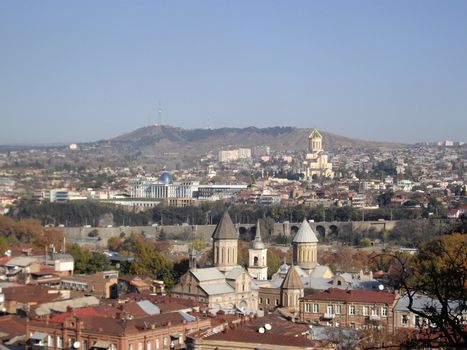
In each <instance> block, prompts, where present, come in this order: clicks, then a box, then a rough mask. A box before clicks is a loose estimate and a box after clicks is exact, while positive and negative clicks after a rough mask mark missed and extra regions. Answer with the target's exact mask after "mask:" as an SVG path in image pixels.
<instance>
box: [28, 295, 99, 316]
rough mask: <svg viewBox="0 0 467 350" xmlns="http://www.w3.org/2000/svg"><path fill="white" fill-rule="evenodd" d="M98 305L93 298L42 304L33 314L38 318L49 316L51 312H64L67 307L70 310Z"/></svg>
mask: <svg viewBox="0 0 467 350" xmlns="http://www.w3.org/2000/svg"><path fill="white" fill-rule="evenodd" d="M97 305H99V299H97V298H96V297H93V296H89V297H82V298H75V299H68V300H61V301H54V302H51V303H44V304H41V305H39V307H37V308H36V309H35V310H34V312H35V313H36V315H38V316H45V315H50V314H51V313H52V312H54V311H55V312H65V311H66V310H67V308H68V307H72V308H76V309H78V308H83V307H89V306H97Z"/></svg>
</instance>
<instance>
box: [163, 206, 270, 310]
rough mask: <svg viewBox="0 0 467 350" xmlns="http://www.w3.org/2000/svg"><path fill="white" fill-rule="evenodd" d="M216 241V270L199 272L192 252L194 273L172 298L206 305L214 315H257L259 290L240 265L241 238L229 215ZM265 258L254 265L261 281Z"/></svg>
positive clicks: (186, 276)
mask: <svg viewBox="0 0 467 350" xmlns="http://www.w3.org/2000/svg"><path fill="white" fill-rule="evenodd" d="M212 239H213V250H214V252H213V253H214V259H213V262H214V264H213V265H214V266H213V267H206V268H198V267H197V265H196V253H195V252H194V251H193V250H192V251H190V258H189V259H190V269H189V270H188V272H186V273H185V274H184V275H183V276H182V277H181V278H180V282H179V283H178V284H177V285H176V286H175V287H174V289H173V290H172V295H173V296H176V297H181V298H188V299H193V300H196V301H199V302H202V303H206V304H207V305H208V307H209V309H210V310H212V311H218V310H223V311H226V312H243V313H251V312H253V313H256V312H257V311H258V287H257V285H256V284H255V282H254V280H253V277H252V276H251V275H250V273H248V271H247V270H246V269H245V268H244V267H242V266H240V265H238V264H237V256H238V239H239V234H238V231H237V229H236V228H235V226H234V224H233V223H232V219H231V218H230V216H229V214H228V213H227V212H225V213H224V215H223V216H222V218H221V220H220V222H219V224H218V225H217V226H216V229H215V230H214V233H213V235H212ZM260 241H261V240H260ZM261 243H262V242H261ZM257 247H260V246H257ZM261 257H262V256H259V255H258V256H257V260H255V259H253V261H252V263H253V265H255V263H256V266H255V267H256V268H257V270H256V272H257V273H258V274H259V275H255V276H260V277H261V276H262V275H261V273H262V270H261V269H260V265H261V264H263V263H264V262H265V259H264V260H260V258H261Z"/></svg>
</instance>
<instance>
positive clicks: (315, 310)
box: [313, 304, 319, 314]
mask: <svg viewBox="0 0 467 350" xmlns="http://www.w3.org/2000/svg"><path fill="white" fill-rule="evenodd" d="M313 312H314V313H315V314H317V313H318V312H319V304H313Z"/></svg>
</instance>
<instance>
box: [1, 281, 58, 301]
mask: <svg viewBox="0 0 467 350" xmlns="http://www.w3.org/2000/svg"><path fill="white" fill-rule="evenodd" d="M3 293H4V294H5V300H15V301H18V302H22V303H48V302H52V301H54V300H60V299H63V295H62V294H61V293H60V292H59V291H58V290H56V289H52V288H49V287H44V286H37V285H20V286H15V287H10V288H5V289H4V290H3Z"/></svg>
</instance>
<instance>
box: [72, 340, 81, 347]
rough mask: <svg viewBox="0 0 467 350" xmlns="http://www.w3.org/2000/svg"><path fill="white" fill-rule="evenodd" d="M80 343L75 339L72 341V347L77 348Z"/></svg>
mask: <svg viewBox="0 0 467 350" xmlns="http://www.w3.org/2000/svg"><path fill="white" fill-rule="evenodd" d="M80 345H81V343H80V342H79V341H75V342H74V343H73V347H74V348H75V349H79V347H80Z"/></svg>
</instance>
